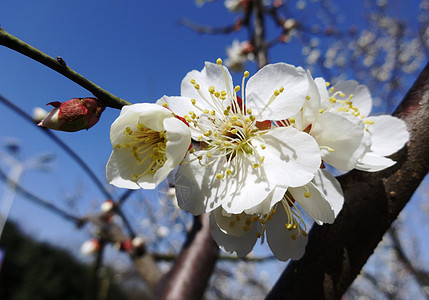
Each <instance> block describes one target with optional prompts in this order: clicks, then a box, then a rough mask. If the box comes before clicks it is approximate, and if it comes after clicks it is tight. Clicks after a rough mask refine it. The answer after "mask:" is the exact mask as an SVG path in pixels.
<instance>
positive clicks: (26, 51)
mask: <svg viewBox="0 0 429 300" xmlns="http://www.w3.org/2000/svg"><path fill="white" fill-rule="evenodd" d="M0 45H3V46H5V47H7V48H9V49H12V50H15V51H16V52H19V53H21V54H23V55H25V56H27V57H29V58H31V59H34V60H35V61H38V62H39V63H41V64H43V65H45V66H47V67H48V68H50V69H52V70H54V71H57V72H58V73H60V74H61V75H63V76H65V77H67V78H68V79H70V80H72V81H73V82H75V83H77V84H78V85H80V86H81V87H83V88H84V89H86V90H88V91H90V92H91V93H92V94H93V95H94V96H95V97H97V98H98V99H100V100H101V101H103V102H104V104H105V105H106V106H108V107H112V108H118V109H120V108H121V107H122V106H124V105H129V104H131V103H130V102H128V101H125V100H124V99H121V98H119V97H116V96H115V95H113V94H111V93H109V92H108V91H106V90H104V89H102V88H101V87H99V86H98V85H96V84H95V83H93V82H91V81H89V80H88V79H86V78H85V77H83V76H82V75H80V74H79V73H77V72H75V71H74V70H72V69H71V68H69V67H68V66H67V65H66V63H65V62H64V60H63V59H62V58H61V57H58V58H57V59H54V58H52V57H50V56H49V55H47V54H45V53H43V52H42V51H40V50H38V49H36V48H34V47H33V46H31V45H29V44H27V43H25V42H23V41H21V40H20V39H18V38H16V37H15V36H13V35H11V34H10V33H8V32H7V31H5V30H4V29H3V28H1V27H0Z"/></svg>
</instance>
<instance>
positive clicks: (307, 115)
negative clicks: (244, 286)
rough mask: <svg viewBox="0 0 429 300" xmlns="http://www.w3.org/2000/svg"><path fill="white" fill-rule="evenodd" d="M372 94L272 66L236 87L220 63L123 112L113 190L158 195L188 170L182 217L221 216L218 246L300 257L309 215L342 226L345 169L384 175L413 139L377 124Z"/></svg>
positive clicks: (389, 121) (214, 229) (179, 184)
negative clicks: (340, 174)
mask: <svg viewBox="0 0 429 300" xmlns="http://www.w3.org/2000/svg"><path fill="white" fill-rule="evenodd" d="M371 107H372V100H371V95H370V93H369V91H368V89H367V87H365V86H363V85H360V84H359V83H357V82H355V81H346V82H343V83H339V84H337V85H334V86H330V84H329V83H328V82H325V80H324V79H322V78H315V79H313V78H312V76H311V74H310V72H309V71H306V70H304V69H303V68H301V67H295V66H292V65H289V64H285V63H277V64H271V65H267V66H265V67H263V68H262V69H260V70H259V71H258V72H257V73H256V74H255V75H253V76H250V74H249V72H247V71H246V72H244V74H243V78H242V81H241V84H240V85H234V84H233V80H232V76H231V74H230V73H229V70H228V69H227V68H226V67H225V66H224V65H223V63H222V60H220V59H218V60H217V62H216V64H214V63H210V62H206V63H205V67H204V68H203V69H202V71H196V70H194V71H191V72H189V73H188V74H187V75H186V76H185V78H184V79H183V81H182V84H181V96H178V97H169V96H164V97H162V98H161V99H159V100H158V101H157V103H156V104H147V103H145V104H134V105H130V106H126V107H124V108H123V109H122V111H121V114H120V116H119V117H118V119H117V120H116V121H115V122H114V123H113V124H112V127H111V133H110V136H111V142H112V146H113V149H114V150H113V152H112V155H111V157H110V160H109V162H108V164H107V168H106V169H107V179H108V181H109V182H110V183H111V184H113V185H115V186H117V187H122V188H131V189H138V188H149V189H153V188H155V187H156V186H157V185H158V184H159V183H160V182H161V181H163V180H164V179H165V178H166V177H167V175H168V174H169V173H170V172H171V171H173V170H174V169H176V168H177V171H176V173H175V186H176V196H177V202H178V205H179V207H180V208H182V209H184V210H186V211H188V212H190V213H192V214H194V215H199V214H203V213H211V214H210V230H211V233H212V236H213V238H214V239H215V241H216V242H217V244H218V245H219V246H220V247H221V248H223V249H224V250H225V251H228V252H235V253H237V255H238V256H245V255H247V254H248V253H249V252H250V251H251V250H252V249H253V247H254V245H255V243H256V241H257V240H258V239H261V240H262V241H263V240H265V239H266V240H267V243H268V245H269V247H270V248H271V250H272V252H273V254H274V255H275V256H276V257H277V258H278V259H280V260H288V259H298V258H300V257H301V256H302V255H303V253H304V250H305V245H306V243H307V225H306V222H305V219H306V217H305V216H304V212H305V213H306V214H307V215H308V217H310V218H312V219H313V220H314V221H315V222H316V223H317V224H319V225H321V224H323V223H333V222H334V221H335V218H336V217H337V215H338V214H339V212H340V211H341V208H342V206H343V202H344V197H343V192H342V189H341V186H340V184H339V182H338V181H337V180H336V179H335V177H334V176H333V175H332V174H331V173H330V172H328V171H327V169H328V168H326V166H327V165H329V166H331V167H333V168H336V169H338V170H341V171H349V170H352V169H358V170H363V171H368V172H375V171H379V170H383V169H385V168H388V167H390V166H392V165H393V164H394V163H395V162H394V161H393V160H391V159H390V158H388V157H386V156H389V155H391V154H393V153H394V152H396V151H397V150H399V149H400V148H402V147H403V146H404V145H405V143H406V142H407V141H408V139H409V134H408V132H407V130H406V125H405V123H404V122H403V121H402V120H400V119H397V118H395V117H392V116H388V115H382V116H369V114H370V112H371Z"/></svg>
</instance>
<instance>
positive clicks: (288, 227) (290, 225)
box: [285, 223, 293, 230]
mask: <svg viewBox="0 0 429 300" xmlns="http://www.w3.org/2000/svg"><path fill="white" fill-rule="evenodd" d="M285 227H286V229H287V230H292V228H293V226H292V224H289V223H288V224H285Z"/></svg>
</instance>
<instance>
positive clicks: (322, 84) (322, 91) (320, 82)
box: [314, 77, 329, 107]
mask: <svg viewBox="0 0 429 300" xmlns="http://www.w3.org/2000/svg"><path fill="white" fill-rule="evenodd" d="M314 82H315V84H316V86H317V89H318V90H319V95H320V106H321V107H326V106H327V105H328V103H329V94H328V90H327V89H326V81H325V79H323V78H322V77H317V78H316V79H314Z"/></svg>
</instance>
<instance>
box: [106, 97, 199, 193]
mask: <svg viewBox="0 0 429 300" xmlns="http://www.w3.org/2000/svg"><path fill="white" fill-rule="evenodd" d="M110 141H111V143H112V147H113V151H112V154H111V156H110V159H109V161H108V163H107V166H106V177H107V181H108V182H109V183H110V184H113V185H114V186H116V187H120V188H129V189H139V188H144V189H154V188H155V187H156V186H157V185H158V184H159V183H161V181H163V180H164V179H165V178H166V177H167V175H168V174H169V173H170V172H171V171H172V170H173V169H174V168H176V167H177V166H178V165H179V164H180V163H181V162H182V160H183V159H184V158H185V156H186V153H187V151H188V149H189V146H190V144H191V134H190V131H189V127H188V124H186V121H184V120H182V119H181V118H178V117H177V116H176V115H175V114H173V113H172V112H171V111H170V110H169V109H167V108H165V107H162V106H159V105H156V104H149V103H140V104H134V105H128V106H124V107H123V108H122V110H121V113H120V115H119V117H118V118H117V119H116V120H115V121H114V122H113V124H112V126H111V129H110Z"/></svg>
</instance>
